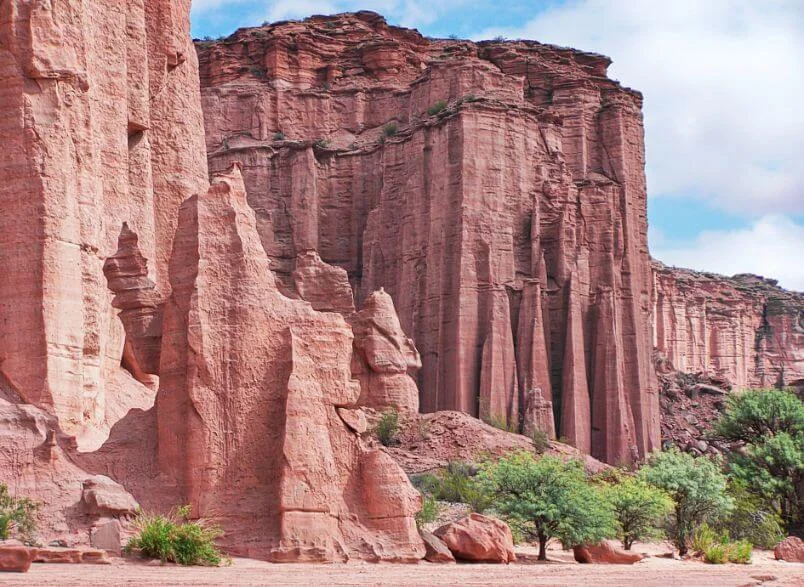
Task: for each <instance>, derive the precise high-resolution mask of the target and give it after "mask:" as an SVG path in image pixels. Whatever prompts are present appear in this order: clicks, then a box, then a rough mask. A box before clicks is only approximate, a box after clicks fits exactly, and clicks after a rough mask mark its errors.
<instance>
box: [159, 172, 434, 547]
mask: <svg viewBox="0 0 804 587" xmlns="http://www.w3.org/2000/svg"><path fill="white" fill-rule="evenodd" d="M170 278H171V286H172V294H171V297H170V298H169V300H168V301H167V303H166V306H165V317H164V331H163V337H162V353H161V355H162V362H161V377H160V388H159V392H158V395H157V403H156V413H157V421H158V435H159V467H160V471H161V472H162V473H163V474H164V475H166V476H169V477H172V478H173V480H174V482H175V483H176V485H177V486H178V488H179V493H180V494H181V495H182V496H183V498H184V499H185V500H186V502H187V503H191V504H192V505H193V508H194V512H195V513H196V514H197V515H199V516H204V517H214V518H215V519H216V520H218V521H220V523H221V524H222V525H223V526H224V528H225V529H226V531H227V537H226V538H225V541H226V546H227V547H228V548H229V549H230V550H231V552H232V553H235V554H241V555H245V556H253V557H257V558H264V559H269V560H276V561H334V560H346V559H349V558H361V559H367V560H418V559H419V558H421V556H423V554H424V548H423V545H422V543H421V540H420V539H419V537H418V533H417V531H416V524H415V521H414V517H413V516H414V514H415V513H416V512H417V511H418V509H419V507H420V497H419V496H418V493H417V492H416V491H415V490H414V489H413V487H412V486H411V485H410V483H409V482H408V481H407V479H406V478H405V476H404V474H403V473H402V471H401V470H400V469H399V468H398V466H397V465H396V464H395V463H393V461H391V460H389V458H388V457H387V455H386V456H385V457H386V458H383V457H382V456H378V455H376V454H374V453H375V452H376V451H377V449H372V448H370V447H368V446H366V445H364V443H363V441H362V440H361V439H360V438H359V437H358V436H357V435H356V434H355V433H354V432H352V431H351V430H350V429H349V428H347V426H346V425H345V424H344V422H343V421H342V420H341V418H340V416H339V415H338V413H337V411H336V409H337V408H338V407H350V406H355V404H356V403H357V400H358V397H359V395H360V387H359V384H358V382H357V381H355V380H353V379H352V378H351V369H350V360H351V354H352V340H353V337H352V331H351V329H350V328H349V326H348V324H347V323H346V321H345V320H344V318H343V317H342V316H341V315H340V314H337V313H334V312H318V311H315V310H313V308H312V307H311V306H310V304H309V303H307V302H305V301H301V300H291V299H288V298H286V297H284V296H283V295H282V294H281V293H279V291H278V289H277V286H276V283H275V280H274V275H273V273H272V272H271V270H270V267H269V260H268V257H267V256H266V254H265V251H264V250H263V247H262V243H261V242H260V239H259V236H258V233H257V229H256V221H255V216H254V212H253V211H252V209H251V208H250V207H249V206H248V204H247V203H246V195H245V190H244V187H243V181H242V177H241V175H240V170H239V166H235V167H234V168H232V169H231V170H230V171H228V172H227V173H225V174H220V175H218V176H216V177H215V179H214V180H213V184H212V187H211V188H210V190H209V192H207V193H205V194H200V195H198V196H195V197H193V198H190V199H189V200H187V201H186V202H185V203H184V204H183V205H182V209H181V212H180V220H179V228H178V230H177V233H176V238H175V240H174V252H173V257H172V260H171V266H170Z"/></svg>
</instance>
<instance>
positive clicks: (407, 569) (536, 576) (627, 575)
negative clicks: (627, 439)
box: [0, 545, 804, 587]
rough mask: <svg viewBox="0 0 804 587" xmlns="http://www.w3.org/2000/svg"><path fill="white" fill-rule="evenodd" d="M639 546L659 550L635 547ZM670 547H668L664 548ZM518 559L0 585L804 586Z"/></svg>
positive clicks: (651, 567) (748, 574)
mask: <svg viewBox="0 0 804 587" xmlns="http://www.w3.org/2000/svg"><path fill="white" fill-rule="evenodd" d="M634 550H635V551H637V552H653V553H654V554H658V553H660V552H662V547H657V546H655V545H635V546H634ZM665 550H668V549H665ZM517 553H518V556H519V558H520V562H519V563H515V564H510V565H485V564H457V565H435V564H430V563H424V562H422V563H419V564H417V565H392V564H368V563H350V564H331V565H323V564H271V563H265V562H262V561H256V560H251V559H234V561H233V562H232V565H231V566H229V567H221V568H205V567H178V566H175V565H164V566H162V565H159V564H154V563H150V564H149V563H145V562H140V561H132V560H129V559H114V562H113V564H111V565H57V564H34V565H33V566H32V567H31V570H30V571H29V572H28V573H26V574H24V575H13V574H10V573H8V574H3V575H0V585H58V586H60V587H61V586H68V585H189V584H192V585H309V586H310V587H318V586H321V585H461V586H466V585H591V586H594V587H598V586H602V585H637V586H638V587H648V586H651V585H657V586H658V585H662V586H664V585H679V586H685V587H686V586H691V585H717V586H719V587H726V586H729V585H734V586H738V585H739V586H742V585H761V584H767V585H773V586H777V585H804V564H795V563H784V562H779V561H776V560H773V554H772V553H770V552H767V551H755V552H754V562H753V563H752V564H750V565H734V564H728V565H707V564H704V563H701V562H696V561H681V560H673V559H669V558H658V557H650V558H647V559H645V560H644V561H642V562H640V563H637V564H636V565H633V566H620V565H579V564H576V563H575V562H574V561H573V560H572V553H571V552H564V551H561V550H552V551H550V558H551V560H552V562H548V563H535V562H534V561H535V558H536V551H535V549H530V548H518V549H517Z"/></svg>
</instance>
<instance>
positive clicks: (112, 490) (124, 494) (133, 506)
mask: <svg viewBox="0 0 804 587" xmlns="http://www.w3.org/2000/svg"><path fill="white" fill-rule="evenodd" d="M81 499H82V500H83V501H84V503H85V504H86V507H87V509H88V510H89V511H90V512H91V513H95V514H99V515H111V516H119V515H134V514H135V513H136V512H137V509H138V508H139V507H140V506H139V504H138V503H137V500H136V499H134V498H133V497H132V496H131V494H130V493H129V492H128V491H126V490H125V489H124V488H123V486H122V485H120V484H119V483H116V482H114V481H112V480H111V479H109V478H108V477H106V476H105V475H95V476H94V477H90V478H89V479H86V480H85V481H84V492H83V495H82V497H81Z"/></svg>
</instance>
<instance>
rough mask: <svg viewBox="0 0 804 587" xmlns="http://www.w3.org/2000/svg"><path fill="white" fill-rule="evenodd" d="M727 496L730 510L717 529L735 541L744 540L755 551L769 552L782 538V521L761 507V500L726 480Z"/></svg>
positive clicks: (740, 486) (736, 483) (764, 505)
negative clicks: (732, 506)
mask: <svg viewBox="0 0 804 587" xmlns="http://www.w3.org/2000/svg"><path fill="white" fill-rule="evenodd" d="M728 493H729V495H731V496H732V497H733V498H734V509H733V510H732V512H731V514H729V516H728V518H726V520H725V521H724V522H723V523H721V524H719V525H718V528H719V529H722V530H724V531H727V532H728V533H729V536H731V537H732V538H733V539H735V540H745V541H748V542H750V543H751V544H753V545H754V546H757V547H759V548H766V549H769V550H770V549H773V547H774V546H775V545H776V544H778V543H779V541H780V540H783V539H784V537H785V536H786V534H785V532H784V529H783V524H782V519H781V518H780V517H779V515H778V514H776V513H775V512H773V511H772V510H771V508H770V507H768V506H767V504H765V503H763V499H762V498H761V496H757V495H755V494H751V493H750V492H749V491H748V490H747V489H746V488H745V485H744V484H742V483H740V482H739V481H735V480H733V479H732V480H730V482H729V489H728Z"/></svg>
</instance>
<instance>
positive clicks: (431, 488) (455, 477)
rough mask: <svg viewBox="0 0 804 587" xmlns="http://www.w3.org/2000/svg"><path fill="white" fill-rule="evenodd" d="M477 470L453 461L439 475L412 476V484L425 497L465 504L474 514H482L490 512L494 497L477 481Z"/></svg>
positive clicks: (423, 474)
mask: <svg viewBox="0 0 804 587" xmlns="http://www.w3.org/2000/svg"><path fill="white" fill-rule="evenodd" d="M476 473H477V470H476V469H475V467H474V466H473V465H470V464H469V463H462V462H459V461H452V462H450V463H449V464H448V465H447V468H446V469H444V470H443V471H440V472H439V473H438V474H433V473H422V474H419V475H411V477H410V482H411V483H412V484H413V486H414V487H415V488H416V489H418V490H419V491H420V492H421V493H422V494H423V495H424V496H425V497H426V496H430V497H432V498H433V499H436V500H438V501H448V502H450V503H464V504H466V505H468V506H469V508H470V509H471V510H472V511H473V512H477V513H479V514H482V513H483V512H485V511H486V510H488V509H489V508H490V507H491V505H492V503H493V501H494V496H493V495H491V494H490V493H489V492H488V491H487V489H486V487H485V486H484V485H483V484H481V483H478V481H477V479H475V475H476Z"/></svg>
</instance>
